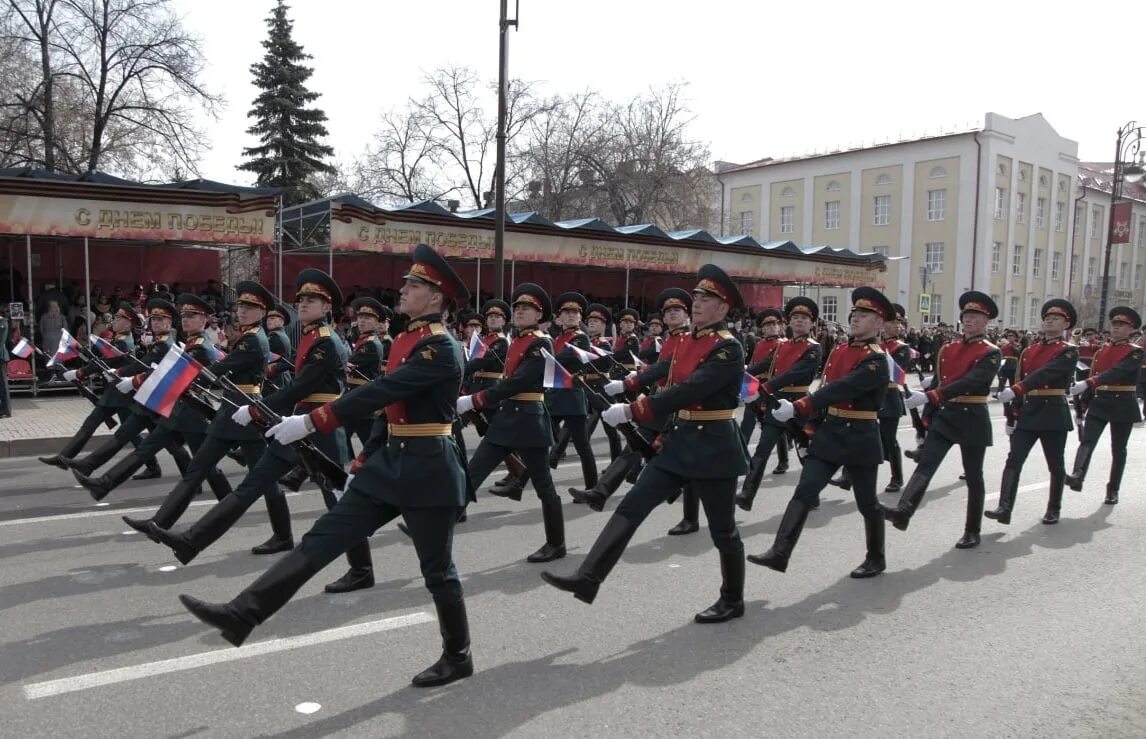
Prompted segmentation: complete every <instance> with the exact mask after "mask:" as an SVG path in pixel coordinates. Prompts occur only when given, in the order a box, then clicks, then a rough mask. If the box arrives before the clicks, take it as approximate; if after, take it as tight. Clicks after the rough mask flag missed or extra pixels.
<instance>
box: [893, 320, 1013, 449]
mask: <svg viewBox="0 0 1146 739" xmlns="http://www.w3.org/2000/svg"><path fill="white" fill-rule="evenodd" d="M1001 360H1002V352H1001V351H1000V350H999V348H998V347H997V346H995V345H994V344H992V343H991V342H989V341H987V340H986V339H984V338H983V337H982V336H977V337H975V338H972V339H963V340H962V341H952V342H949V343H947V344H944V345H943V346H942V347H941V348H940V349H939V353H938V355H937V357H936V360H935V375H934V376H933V377H932V379H931V384H930V387H929V389H928V390H927V402H928V403H929V404H930V406H931V412H930V414H929V416H928V418H929V419H930V425H929V426H928V433H932V434H939V435H941V436H943V437H944V438H946V439H950V440H951V441H952V442H954V443H956V444H962V445H964V446H991V444H992V441H993V440H992V437H991V414H990V412H989V411H988V410H987V398H988V396H989V395H990V393H991V385H992V383H993V382H994V379H995V375H996V374H997V373H998V371H999V363H1000V361H1001ZM890 392H891V391H890V390H889V391H888V393H889V394H890Z"/></svg>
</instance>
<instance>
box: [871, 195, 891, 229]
mask: <svg viewBox="0 0 1146 739" xmlns="http://www.w3.org/2000/svg"><path fill="white" fill-rule="evenodd" d="M871 223H872V225H873V226H886V225H887V224H889V223H891V196H890V195H876V196H875V211H874V213H873V214H872V220H871Z"/></svg>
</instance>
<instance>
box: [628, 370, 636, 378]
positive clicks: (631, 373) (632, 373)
mask: <svg viewBox="0 0 1146 739" xmlns="http://www.w3.org/2000/svg"><path fill="white" fill-rule="evenodd" d="M636 376H637V371H636V370H633V371H632V372H630V373H629V374H627V375H625V379H626V380H627V379H629V378H630V377H636Z"/></svg>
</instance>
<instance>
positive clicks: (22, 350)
mask: <svg viewBox="0 0 1146 739" xmlns="http://www.w3.org/2000/svg"><path fill="white" fill-rule="evenodd" d="M34 351H36V348H35V347H34V346H32V343H31V342H30V341H28V340H27V339H20V340H19V341H18V342H16V346H14V347H12V354H13V355H15V356H17V357H19V358H20V359H27V358H28V357H30V356H32V352H34Z"/></svg>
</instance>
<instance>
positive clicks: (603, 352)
mask: <svg viewBox="0 0 1146 739" xmlns="http://www.w3.org/2000/svg"><path fill="white" fill-rule="evenodd" d="M589 348H590V349H592V350H593V353H594V354H596V355H597V356H598V357H611V356H613V352H611V351H609V350H608V349H606V348H605V347H603V346H597V345H596V344H590V345H589Z"/></svg>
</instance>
